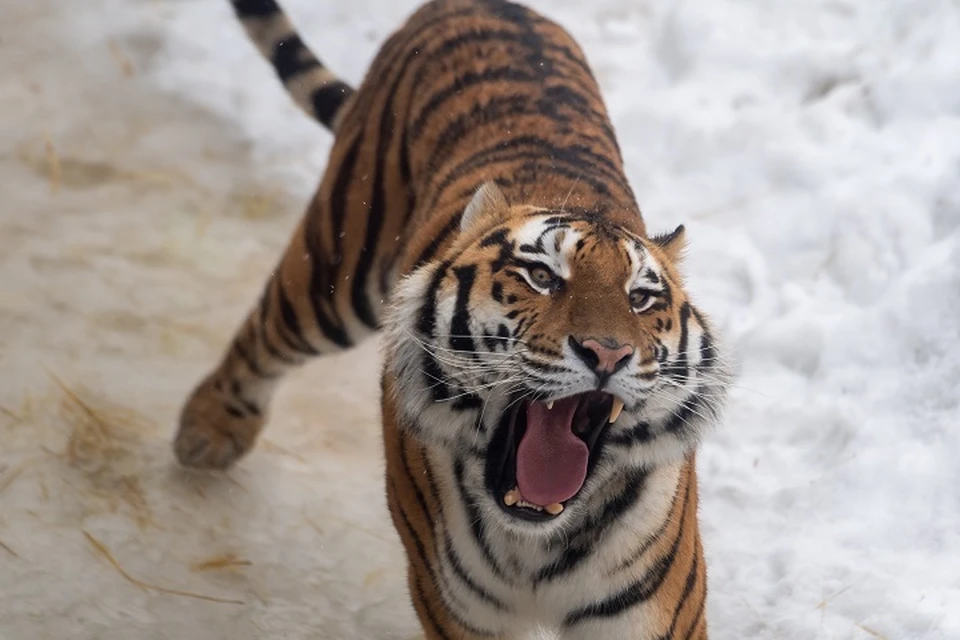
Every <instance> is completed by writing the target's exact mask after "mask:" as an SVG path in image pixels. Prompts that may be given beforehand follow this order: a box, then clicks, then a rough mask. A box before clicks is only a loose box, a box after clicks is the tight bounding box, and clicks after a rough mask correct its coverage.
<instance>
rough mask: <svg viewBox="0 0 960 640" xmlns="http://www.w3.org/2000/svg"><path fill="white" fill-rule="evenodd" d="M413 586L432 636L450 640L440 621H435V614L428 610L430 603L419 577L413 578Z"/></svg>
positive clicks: (441, 639)
mask: <svg viewBox="0 0 960 640" xmlns="http://www.w3.org/2000/svg"><path fill="white" fill-rule="evenodd" d="M413 584H414V588H415V589H416V596H417V599H418V600H420V602H421V603H422V604H423V610H424V612H425V613H426V614H427V621H428V622H429V623H430V627H431V629H433V633H434V635H435V636H436V637H437V638H439V639H440V640H451V639H450V636H448V635H447V633H446V631H444V630H443V627H441V626H440V621H439V620H437V616H436V614H434V613H433V610H432V609H431V608H430V602H429V601H428V600H427V596H426V594H425V593H424V592H423V584H422V583H421V582H420V576H418V575H416V574H415V575H414V576H413Z"/></svg>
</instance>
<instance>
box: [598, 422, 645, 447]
mask: <svg viewBox="0 0 960 640" xmlns="http://www.w3.org/2000/svg"><path fill="white" fill-rule="evenodd" d="M652 437H653V434H652V433H651V432H650V423H649V422H639V423H637V424H635V425H634V426H632V427H630V428H629V429H625V430H623V431H617V432H616V433H611V434H610V435H608V436H607V439H606V441H605V443H604V444H605V445H608V446H614V447H628V446H633V445H634V444H640V443H643V442H647V441H649V440H650V439H651V438H652Z"/></svg>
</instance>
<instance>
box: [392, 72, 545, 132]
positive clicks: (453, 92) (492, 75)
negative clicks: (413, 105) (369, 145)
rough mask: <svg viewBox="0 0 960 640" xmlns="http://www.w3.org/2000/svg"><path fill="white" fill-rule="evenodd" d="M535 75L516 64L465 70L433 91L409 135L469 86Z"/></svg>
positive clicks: (528, 79)
mask: <svg viewBox="0 0 960 640" xmlns="http://www.w3.org/2000/svg"><path fill="white" fill-rule="evenodd" d="M536 79H537V77H536V76H535V75H533V74H531V73H529V72H524V71H521V70H520V69H518V68H517V67H516V66H513V65H510V66H506V67H493V68H490V69H484V70H483V71H467V72H466V73H464V74H462V75H459V76H457V77H455V78H454V79H453V81H452V82H451V83H450V84H448V85H446V86H445V87H443V88H441V89H440V90H439V91H437V92H435V93H434V94H433V95H432V96H431V98H430V100H429V101H428V102H427V103H426V104H425V105H424V106H423V108H421V109H420V111H419V112H418V113H417V117H416V119H415V120H414V121H413V123H412V124H411V125H410V127H411V128H410V135H411V136H413V137H414V138H416V137H417V136H419V135H420V134H421V133H422V132H423V128H424V126H425V125H426V122H427V119H429V118H430V116H431V115H433V113H434V112H435V111H438V110H439V109H440V107H442V106H443V104H444V103H445V102H447V101H448V100H450V99H452V98H456V97H459V96H460V95H462V94H463V92H464V91H466V90H467V89H468V88H469V87H472V86H474V85H478V84H484V83H488V82H502V81H506V82H534V81H535V80H536Z"/></svg>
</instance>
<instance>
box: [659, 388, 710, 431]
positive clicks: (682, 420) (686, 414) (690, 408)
mask: <svg viewBox="0 0 960 640" xmlns="http://www.w3.org/2000/svg"><path fill="white" fill-rule="evenodd" d="M702 392H703V389H699V388H698V389H696V390H695V391H694V392H693V395H692V396H691V397H689V398H687V399H686V400H684V401H683V402H681V403H680V407H679V408H678V409H677V410H676V411H675V412H674V413H673V414H671V415H670V418H669V419H668V420H667V422H666V424H665V425H664V426H663V428H664V430H666V431H669V432H677V431H680V430H681V429H683V428H684V427H687V426H689V424H690V420H691V419H692V418H697V417H699V416H698V415H697V414H698V413H699V409H700V408H702V406H703V400H702V399H701V396H700V394H701V393H702Z"/></svg>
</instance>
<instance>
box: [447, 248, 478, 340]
mask: <svg viewBox="0 0 960 640" xmlns="http://www.w3.org/2000/svg"><path fill="white" fill-rule="evenodd" d="M453 273H454V275H455V276H456V277H457V283H458V284H457V301H456V303H455V304H454V312H453V318H452V319H451V321H450V333H451V336H450V348H451V349H454V350H456V351H462V352H469V353H470V354H473V353H474V352H475V351H476V349H477V347H476V345H475V344H474V342H473V337H472V333H471V332H470V292H471V291H472V290H473V283H474V281H475V280H476V277H477V267H476V265H472V264H471V265H466V266H463V267H456V268H454V270H453Z"/></svg>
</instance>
